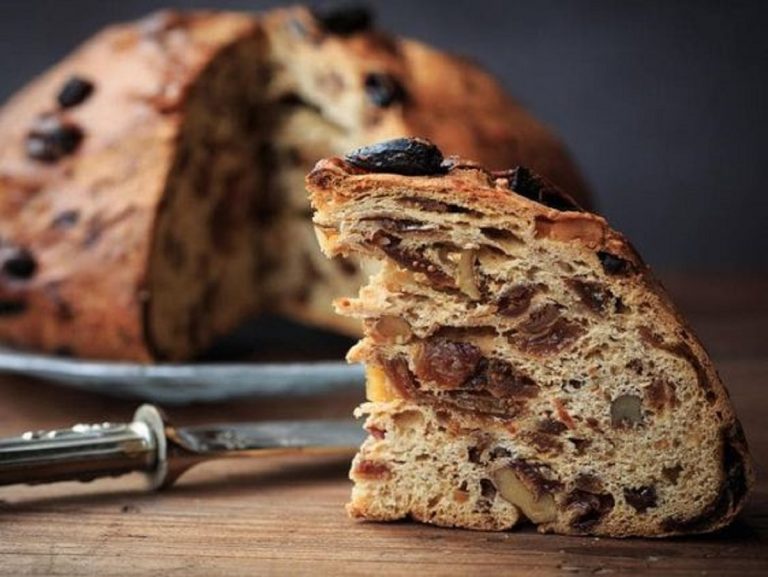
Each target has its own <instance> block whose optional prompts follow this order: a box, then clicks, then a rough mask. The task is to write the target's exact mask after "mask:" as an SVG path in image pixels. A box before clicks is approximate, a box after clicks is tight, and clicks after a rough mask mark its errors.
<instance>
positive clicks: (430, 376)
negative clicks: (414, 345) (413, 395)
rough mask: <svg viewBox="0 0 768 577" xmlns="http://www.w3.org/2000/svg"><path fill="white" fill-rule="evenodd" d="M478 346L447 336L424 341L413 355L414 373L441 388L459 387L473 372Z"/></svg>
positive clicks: (475, 365)
mask: <svg viewBox="0 0 768 577" xmlns="http://www.w3.org/2000/svg"><path fill="white" fill-rule="evenodd" d="M480 358H481V354H480V349H478V348H477V347H476V346H474V345H471V344H469V343H458V342H453V341H447V340H442V339H439V340H431V341H427V342H425V343H424V344H423V345H422V346H421V347H420V348H419V350H418V352H417V354H416V357H415V359H414V363H415V365H414V368H415V371H416V376H417V377H418V378H419V379H421V380H424V381H431V382H433V383H435V384H437V385H438V386H440V387H441V388H444V389H458V388H460V387H461V386H462V385H463V384H464V382H465V381H466V380H467V379H468V378H469V377H470V376H471V375H472V374H473V373H474V372H475V368H476V367H477V364H478V362H479V361H480Z"/></svg>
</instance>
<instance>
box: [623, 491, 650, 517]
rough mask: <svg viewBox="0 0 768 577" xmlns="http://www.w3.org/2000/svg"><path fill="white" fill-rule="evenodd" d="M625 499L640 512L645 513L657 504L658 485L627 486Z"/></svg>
mask: <svg viewBox="0 0 768 577" xmlns="http://www.w3.org/2000/svg"><path fill="white" fill-rule="evenodd" d="M624 500H625V501H626V502H627V504H628V505H630V506H631V507H632V508H633V509H634V510H635V511H637V512H638V513H645V512H646V511H647V510H648V509H651V508H653V507H655V506H656V504H657V499H656V487H653V486H644V487H636V488H625V489H624Z"/></svg>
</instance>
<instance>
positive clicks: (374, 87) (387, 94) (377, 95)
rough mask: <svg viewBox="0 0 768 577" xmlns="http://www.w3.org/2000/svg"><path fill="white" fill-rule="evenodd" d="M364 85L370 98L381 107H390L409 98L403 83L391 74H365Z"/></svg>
mask: <svg viewBox="0 0 768 577" xmlns="http://www.w3.org/2000/svg"><path fill="white" fill-rule="evenodd" d="M364 85H365V94H366V95H367V96H368V99H369V100H370V101H371V102H372V103H373V104H375V105H376V106H378V107H379V108H389V107H390V106H392V105H393V104H396V103H398V102H404V101H405V100H406V98H407V93H406V91H405V88H403V85H402V83H401V82H400V81H399V80H398V79H397V78H395V77H394V76H392V75H391V74H386V73H383V72H369V73H368V74H366V76H365V82H364Z"/></svg>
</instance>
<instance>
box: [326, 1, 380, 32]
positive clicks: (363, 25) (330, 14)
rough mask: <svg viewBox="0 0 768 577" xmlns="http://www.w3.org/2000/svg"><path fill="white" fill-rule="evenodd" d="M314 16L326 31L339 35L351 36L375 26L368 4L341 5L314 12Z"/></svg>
mask: <svg viewBox="0 0 768 577" xmlns="http://www.w3.org/2000/svg"><path fill="white" fill-rule="evenodd" d="M314 16H315V18H316V19H317V21H318V22H319V23H320V24H321V26H322V27H323V29H324V30H325V31H326V32H330V33H331V34H336V35H338V36H350V35H352V34H356V33H358V32H364V31H366V30H369V29H370V28H372V27H373V20H374V19H373V14H372V13H371V11H370V10H369V9H368V8H367V7H366V6H358V5H350V6H340V7H338V8H336V9H334V10H328V11H325V12H314Z"/></svg>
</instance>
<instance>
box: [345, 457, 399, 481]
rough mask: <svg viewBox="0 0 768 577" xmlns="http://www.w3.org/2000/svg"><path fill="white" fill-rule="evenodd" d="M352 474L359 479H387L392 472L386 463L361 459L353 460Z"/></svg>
mask: <svg viewBox="0 0 768 577" xmlns="http://www.w3.org/2000/svg"><path fill="white" fill-rule="evenodd" d="M352 474H353V475H355V476H356V477H359V478H361V479H366V480H369V481H380V480H384V479H388V478H389V477H390V475H391V474H392V470H391V469H390V468H389V465H387V464H386V463H382V462H379V461H370V460H368V459H361V460H359V461H356V462H355V464H354V467H353V468H352Z"/></svg>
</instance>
